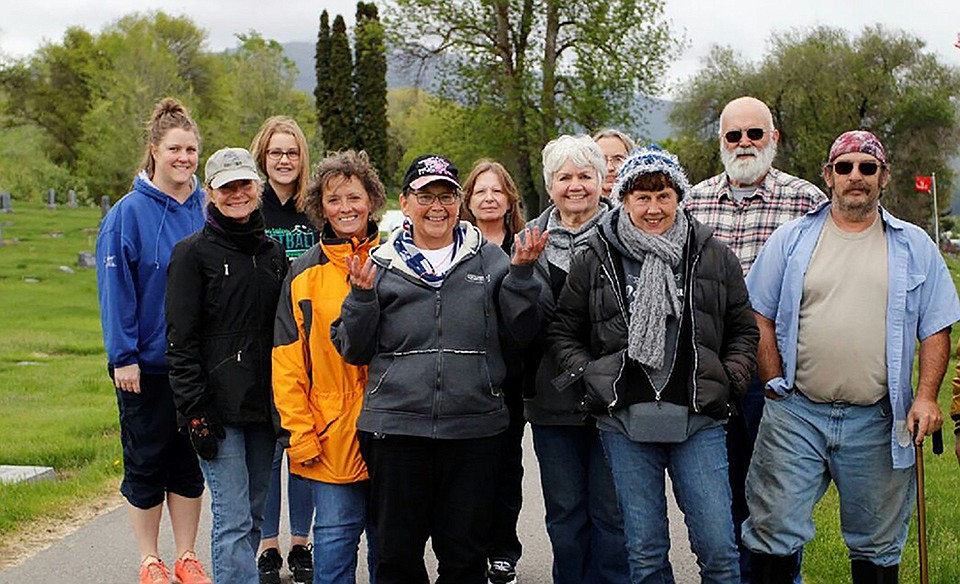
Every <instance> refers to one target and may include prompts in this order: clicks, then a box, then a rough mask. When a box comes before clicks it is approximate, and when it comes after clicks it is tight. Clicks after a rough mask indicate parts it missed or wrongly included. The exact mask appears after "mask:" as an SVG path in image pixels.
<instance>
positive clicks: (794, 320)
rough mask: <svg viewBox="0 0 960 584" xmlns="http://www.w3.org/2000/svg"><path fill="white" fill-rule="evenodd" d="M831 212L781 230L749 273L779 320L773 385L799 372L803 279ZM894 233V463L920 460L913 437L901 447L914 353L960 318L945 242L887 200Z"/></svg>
mask: <svg viewBox="0 0 960 584" xmlns="http://www.w3.org/2000/svg"><path fill="white" fill-rule="evenodd" d="M829 213H830V205H829V204H826V205H824V206H822V207H820V208H819V209H817V210H815V211H811V212H810V213H808V214H807V215H804V216H803V217H799V218H797V219H794V220H793V221H790V222H788V223H785V224H784V225H783V226H781V227H780V228H779V229H777V230H776V231H775V232H774V233H773V235H772V236H771V237H770V239H769V240H768V241H767V243H766V245H764V246H763V249H762V250H761V252H760V255H759V256H758V257H757V260H756V262H755V263H754V264H753V267H752V268H751V269H750V273H749V274H747V289H748V290H749V292H750V302H751V303H752V304H753V309H754V310H755V311H756V312H758V313H759V314H761V315H762V316H764V317H766V318H768V319H770V320H772V321H774V322H775V323H776V333H777V348H778V349H779V351H780V357H781V359H782V362H783V377H777V378H774V379H771V380H770V381H769V382H768V383H767V387H768V388H770V389H772V390H773V391H775V392H776V393H777V394H779V395H786V394H787V393H788V392H789V391H790V390H791V389H792V388H793V385H794V380H795V376H796V372H797V336H798V331H799V329H800V299H801V297H802V296H803V279H804V277H805V276H806V273H807V267H808V266H809V265H810V258H811V257H812V256H813V251H814V249H815V248H816V246H817V240H818V239H819V237H820V232H821V230H822V229H823V225H824V223H825V222H826V220H827V216H828V215H829ZM880 217H881V219H882V220H883V222H884V227H885V230H884V232H885V237H886V240H887V266H888V269H889V271H890V280H889V284H888V291H887V335H886V336H887V338H886V351H887V388H888V391H889V394H890V404H891V406H892V409H893V419H894V425H893V430H892V431H891V435H890V448H891V452H892V454H893V467H894V468H908V467H910V466H912V465H913V463H914V457H915V453H914V449H913V443H912V442H909V443H907V444H906V445H905V446H901V445H900V443H899V441H898V440H897V436H896V429H897V427H898V426H899V427H901V428H903V427H905V426H904V425H905V423H906V418H907V412H909V411H910V406H911V405H913V387H912V385H911V379H912V375H913V357H914V353H915V351H916V348H917V340H918V339H919V340H921V341H922V340H924V339H926V338H927V337H929V336H930V335H932V334H934V333H937V332H939V331H941V330H943V329H945V328H947V327H949V326H951V325H952V324H953V323H955V322H957V321H958V320H960V300H958V298H957V289H956V287H955V286H954V284H953V280H952V279H951V278H950V272H949V271H948V270H947V265H946V263H945V262H944V261H943V257H942V256H941V255H940V251H939V250H938V249H937V246H936V245H934V243H933V241H932V240H931V239H930V237H929V236H928V235H927V234H926V233H925V232H924V231H923V230H922V229H920V228H919V227H917V226H916V225H913V224H911V223H907V222H905V221H901V220H899V219H897V218H896V217H894V216H893V215H891V214H890V213H888V212H887V211H886V209H883V208H882V207H881V209H880Z"/></svg>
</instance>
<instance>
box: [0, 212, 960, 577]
mask: <svg viewBox="0 0 960 584" xmlns="http://www.w3.org/2000/svg"><path fill="white" fill-rule="evenodd" d="M15 208H16V212H15V213H12V214H0V231H2V236H3V240H4V245H3V246H0V464H18V465H41V466H52V467H54V468H55V469H56V472H57V478H56V480H54V481H45V482H37V483H27V484H20V485H0V547H3V544H4V543H5V542H7V541H9V540H10V538H14V537H17V534H18V532H21V531H22V530H25V529H27V528H28V527H29V525H30V524H31V522H32V521H33V520H35V519H38V518H42V519H47V520H54V521H55V520H57V519H58V518H60V517H66V516H67V515H69V514H70V513H71V510H72V509H75V508H76V507H78V506H82V505H84V504H85V503H86V502H89V501H91V500H93V499H94V498H96V497H98V496H100V495H102V494H104V493H106V492H110V491H112V490H115V489H116V486H117V482H118V478H119V477H120V474H121V465H120V441H119V429H118V420H117V408H116V398H115V396H114V391H113V388H112V386H111V384H110V382H109V379H108V378H107V375H106V371H105V356H104V354H103V346H102V342H101V336H100V320H99V311H98V308H97V297H96V278H95V274H94V271H93V270H91V269H80V268H77V255H78V253H79V252H80V251H90V252H92V251H93V249H94V243H95V240H96V229H97V223H98V221H99V219H100V212H99V210H98V209H95V208H83V209H66V208H62V207H61V208H60V209H57V210H55V211H49V210H46V209H44V208H42V207H41V206H39V205H37V204H35V203H34V204H33V205H32V206H27V205H26V204H24V205H18V206H16V207H15ZM948 263H949V265H950V269H951V272H952V273H953V274H954V281H955V283H956V282H957V274H958V273H960V264H958V262H957V260H956V259H954V258H948ZM61 266H67V267H70V268H72V269H73V273H68V272H67V271H64V270H61ZM957 338H958V331H957V330H955V331H954V335H953V341H954V343H953V346H956V342H957ZM955 365H956V364H955V360H954V358H951V361H950V367H949V369H948V371H947V376H946V378H945V380H944V384H943V387H942V389H941V392H940V398H941V399H940V402H941V405H942V406H943V408H944V412H945V413H946V412H947V411H949V403H950V395H951V389H950V379H951V378H952V377H953V376H954V374H955V371H956V369H955ZM944 443H945V444H944V446H945V450H946V453H945V454H944V456H942V457H934V456H933V455H932V454H931V452H930V445H929V444H928V445H927V450H926V456H925V462H926V465H925V470H926V475H927V480H926V490H927V521H928V541H929V556H930V569H931V578H930V581H931V582H960V562H957V561H956V558H958V557H960V529H958V528H957V525H960V488H958V487H957V485H958V484H960V482H958V471H960V469H958V468H957V460H956V457H955V456H954V455H953V448H954V438H953V424H952V422H949V421H948V422H947V424H946V425H945V428H944ZM836 505H837V500H836V492H835V491H834V490H833V489H831V490H830V491H828V493H827V495H826V496H825V497H824V499H823V501H821V503H820V505H819V506H818V508H817V512H816V523H817V537H816V539H815V540H814V541H813V542H812V543H811V544H810V545H809V546H808V547H807V548H806V552H805V555H804V564H803V572H804V580H805V581H806V582H809V583H815V584H834V583H842V582H849V581H850V575H849V562H848V560H847V554H846V548H845V546H844V544H843V541H842V539H841V536H840V529H839V518H838V513H837V507H836ZM917 580H918V562H917V537H916V521H914V524H913V525H912V526H911V532H910V539H909V541H908V543H907V547H906V550H905V552H904V556H903V563H902V567H901V581H904V582H910V581H917Z"/></svg>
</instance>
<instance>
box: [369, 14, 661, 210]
mask: <svg viewBox="0 0 960 584" xmlns="http://www.w3.org/2000/svg"><path fill="white" fill-rule="evenodd" d="M663 7H664V2H663V0H567V1H560V0H470V1H463V0H393V1H392V2H391V3H390V4H389V5H388V12H387V18H386V22H387V23H388V27H389V29H390V31H391V33H392V39H393V43H392V44H393V45H395V46H397V47H399V48H400V50H401V51H402V53H403V54H404V55H406V56H407V57H408V58H409V59H411V61H412V62H417V61H419V62H421V63H423V62H425V61H427V60H431V59H436V58H438V57H441V58H440V59H437V62H438V64H439V66H440V68H441V71H442V77H441V84H442V86H441V89H442V95H443V96H444V97H447V98H449V99H455V100H456V101H457V102H458V103H461V104H464V105H465V106H467V107H469V108H472V112H473V113H474V115H477V116H482V118H483V120H482V122H483V125H484V126H486V127H492V128H497V129H498V130H499V132H500V136H501V138H500V140H497V143H494V144H490V145H489V146H490V148H489V151H488V152H487V154H489V155H492V156H495V157H497V158H499V159H501V160H503V161H504V162H505V163H506V164H507V166H508V167H509V168H510V170H511V171H512V172H513V173H514V178H515V180H516V181H517V184H518V187H519V189H520V191H521V193H522V195H523V197H524V200H525V203H526V208H527V212H528V214H533V213H536V212H537V210H538V209H540V208H541V206H542V205H544V204H546V202H547V201H546V197H545V193H543V186H542V184H541V183H542V180H541V179H540V178H539V176H540V175H539V159H540V150H541V149H542V147H543V145H544V144H545V143H546V142H547V141H548V140H550V139H551V138H554V137H556V136H557V134H558V133H560V132H570V131H581V132H582V131H584V130H585V129H587V130H589V129H593V128H596V127H598V126H601V125H604V124H622V125H635V123H636V122H637V121H638V120H637V119H636V118H637V117H638V116H642V112H640V111H637V108H636V106H635V104H636V103H637V99H636V97H637V94H652V93H655V91H656V90H657V86H656V83H657V81H658V80H659V79H660V77H661V76H662V73H663V71H664V68H665V66H666V64H667V62H668V61H669V59H670V58H671V57H672V56H673V55H674V53H675V50H676V49H677V48H678V45H679V41H678V40H677V39H676V38H674V37H672V36H671V33H670V28H669V25H668V23H667V21H666V19H665V17H664V12H663ZM465 135H468V134H465Z"/></svg>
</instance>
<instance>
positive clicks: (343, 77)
mask: <svg viewBox="0 0 960 584" xmlns="http://www.w3.org/2000/svg"><path fill="white" fill-rule="evenodd" d="M327 70H328V72H329V74H328V75H329V76H328V79H329V83H330V85H329V91H330V93H329V100H328V107H327V108H326V112H327V124H326V126H324V128H323V137H324V142H325V143H326V146H327V149H328V150H343V149H345V148H352V147H354V146H355V142H356V140H355V130H354V128H355V124H354V112H355V108H354V104H353V59H352V57H351V55H350V39H348V38H347V25H346V23H345V22H344V20H343V17H342V16H340V15H339V14H338V15H337V17H336V18H335V19H334V20H333V30H332V32H331V35H330V60H329V66H328V67H327Z"/></svg>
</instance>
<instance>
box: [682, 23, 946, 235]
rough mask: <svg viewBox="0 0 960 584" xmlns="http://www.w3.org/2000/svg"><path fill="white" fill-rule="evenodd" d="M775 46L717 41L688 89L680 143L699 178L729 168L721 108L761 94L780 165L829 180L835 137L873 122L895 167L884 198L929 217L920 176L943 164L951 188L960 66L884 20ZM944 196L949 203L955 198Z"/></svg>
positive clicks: (801, 34) (907, 214)
mask: <svg viewBox="0 0 960 584" xmlns="http://www.w3.org/2000/svg"><path fill="white" fill-rule="evenodd" d="M769 44H770V50H769V53H768V54H767V55H766V56H765V57H764V58H763V59H762V60H761V61H760V62H759V63H751V62H747V61H744V60H742V59H740V58H739V57H737V56H736V55H735V54H733V52H732V51H730V50H729V49H724V48H714V50H713V52H712V53H711V55H710V57H709V58H708V59H707V61H706V63H705V65H704V67H703V69H702V70H701V71H700V72H699V73H698V74H697V75H696V76H695V77H694V78H693V79H692V80H691V81H690V82H689V83H687V84H686V86H685V87H684V88H683V89H682V91H681V93H680V99H679V100H678V103H677V105H676V107H675V108H674V110H673V112H672V114H671V121H672V123H673V124H674V126H675V127H677V128H678V130H679V133H680V136H679V137H678V138H677V140H676V141H675V143H674V144H675V147H676V148H677V151H678V154H679V155H680V157H681V160H683V162H684V164H685V165H686V166H687V168H688V170H689V171H690V174H691V176H692V178H694V179H697V180H699V179H703V178H706V177H708V176H710V175H712V174H715V173H717V172H719V171H720V170H721V165H720V163H719V156H718V153H717V151H718V147H717V130H718V128H717V123H718V118H719V115H720V111H721V109H722V108H723V106H724V105H725V104H726V103H727V102H728V101H729V100H730V99H733V98H735V97H738V96H740V95H753V96H755V97H757V98H759V99H761V100H763V101H765V102H766V103H767V104H768V105H769V106H770V109H771V111H772V112H773V117H774V125H775V126H776V127H777V128H778V129H779V130H780V144H779V153H778V155H777V160H776V162H775V164H776V166H777V167H778V168H782V169H784V170H786V171H787V172H790V173H792V174H796V175H798V176H801V177H804V178H806V179H808V180H811V181H814V182H818V183H822V181H821V180H820V179H819V178H818V177H819V176H820V173H821V166H822V165H823V163H824V161H825V159H826V156H827V151H828V149H829V148H830V144H831V143H832V142H833V140H834V139H835V138H836V137H837V136H838V135H839V134H840V133H842V132H844V131H846V130H851V129H860V128H862V129H867V130H870V131H872V132H874V133H875V134H876V135H877V136H878V137H879V138H880V140H881V141H883V143H884V145H885V146H886V148H887V150H888V156H889V158H890V161H891V165H892V166H891V168H892V177H893V178H892V181H891V184H890V187H889V188H888V189H887V190H886V191H885V192H884V195H883V199H882V202H883V204H884V205H885V206H886V207H887V208H888V209H890V210H891V211H892V212H893V213H894V214H897V215H899V216H901V217H903V218H904V219H906V220H908V221H911V222H914V223H917V224H920V225H927V224H929V223H930V222H931V221H932V209H931V202H930V199H929V198H928V197H927V196H926V195H918V194H916V193H914V191H913V180H914V176H915V175H917V174H923V175H929V174H930V173H931V172H936V173H937V182H938V187H939V188H940V190H941V192H944V193H949V192H952V189H953V183H954V179H955V177H954V173H953V171H952V170H951V169H950V164H949V161H950V159H951V158H952V157H953V156H955V155H956V153H957V150H958V147H960V113H958V111H957V103H956V101H955V99H956V96H957V95H960V71H958V70H957V69H956V68H954V67H950V66H947V65H944V64H942V63H940V62H939V60H938V59H937V57H936V56H935V55H933V54H932V53H928V52H925V51H924V43H923V41H922V40H920V39H919V38H918V37H916V36H913V35H911V34H908V33H906V32H901V31H890V30H887V29H884V28H882V27H879V26H875V27H868V28H865V29H864V30H863V31H861V33H860V34H859V36H857V37H855V38H852V37H851V35H850V34H848V33H846V32H844V31H842V30H839V29H832V28H827V27H820V28H816V29H812V30H807V31H790V32H787V33H777V34H776V35H774V36H773V37H772V38H771V39H770V41H769ZM943 199H948V197H943ZM939 204H940V206H941V208H942V209H945V208H946V207H948V206H949V201H948V200H942V201H939Z"/></svg>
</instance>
